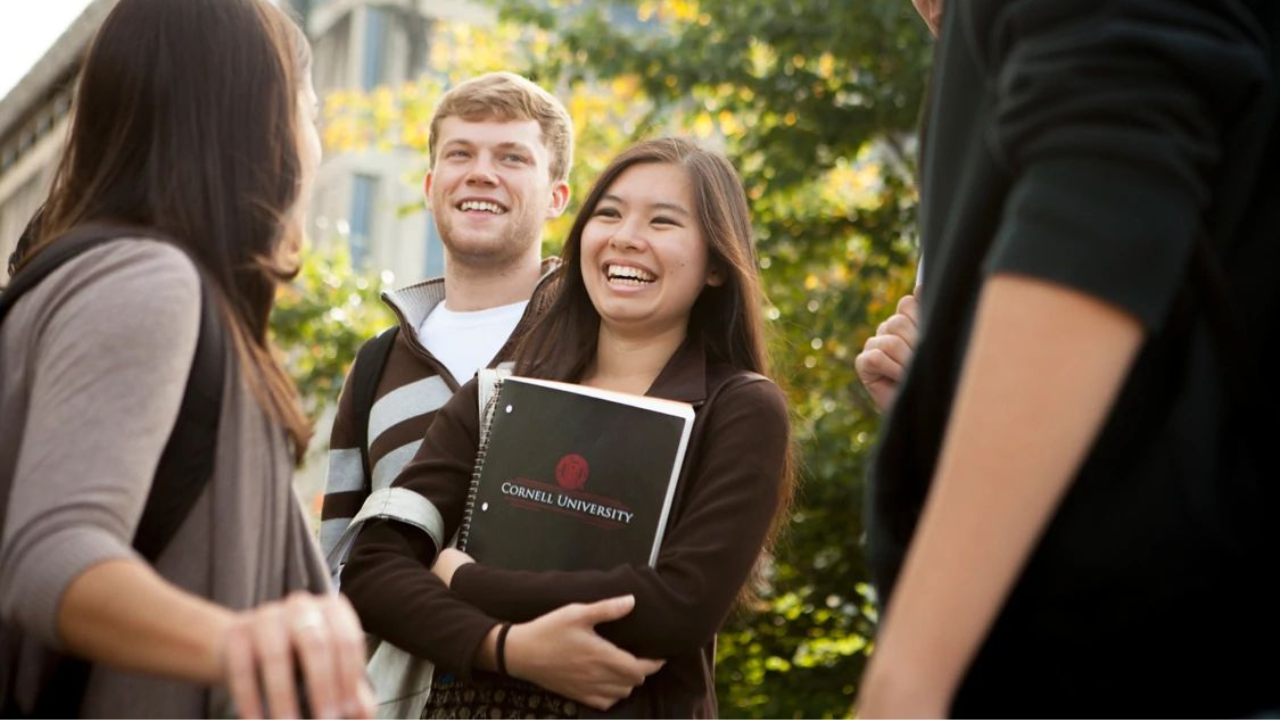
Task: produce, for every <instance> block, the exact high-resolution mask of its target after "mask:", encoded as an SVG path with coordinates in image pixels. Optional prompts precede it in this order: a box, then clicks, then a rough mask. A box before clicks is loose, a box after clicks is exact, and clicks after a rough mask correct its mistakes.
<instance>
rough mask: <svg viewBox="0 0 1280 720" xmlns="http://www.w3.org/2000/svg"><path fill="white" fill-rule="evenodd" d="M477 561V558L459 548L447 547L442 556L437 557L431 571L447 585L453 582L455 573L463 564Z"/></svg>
mask: <svg viewBox="0 0 1280 720" xmlns="http://www.w3.org/2000/svg"><path fill="white" fill-rule="evenodd" d="M473 562H475V558H473V557H471V556H470V555H468V554H466V553H464V552H462V551H461V550H458V549H456V548H445V549H444V550H443V551H441V553H440V557H438V558H436V564H435V565H432V566H431V572H432V573H434V574H435V576H436V577H438V578H440V580H441V581H443V582H444V584H445V587H450V586H452V584H453V574H454V573H455V572H457V571H458V568H460V567H462V566H463V565H469V564H471V563H473Z"/></svg>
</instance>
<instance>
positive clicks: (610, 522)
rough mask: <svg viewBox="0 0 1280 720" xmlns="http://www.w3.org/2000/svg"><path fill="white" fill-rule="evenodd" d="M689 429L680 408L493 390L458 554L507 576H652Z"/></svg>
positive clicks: (507, 384)
mask: <svg viewBox="0 0 1280 720" xmlns="http://www.w3.org/2000/svg"><path fill="white" fill-rule="evenodd" d="M692 426H693V407H692V406H690V405H688V404H686V403H679V402H674V401H670V400H659V399H656V398H647V397H638V396H633V395H624V394H622V393H610V392H607V391H601V390H596V389H594V388H588V387H583V386H580V385H569V384H565V383H555V382H551V381H547V380H536V379H531V378H522V377H509V378H507V379H506V380H503V381H502V384H501V386H500V388H499V390H498V393H497V404H496V407H495V410H494V413H493V419H492V422H491V424H490V428H489V438H488V442H487V444H486V446H485V447H482V448H481V450H480V453H479V456H478V457H477V460H476V473H475V476H474V477H473V479H472V487H471V494H470V495H469V496H468V501H467V517H466V519H465V521H464V525H463V531H462V534H461V535H460V537H459V547H462V548H463V549H465V550H466V551H467V553H468V554H470V555H471V556H472V557H474V558H475V559H476V560H477V561H478V562H480V563H483V564H486V565H493V566H495V567H502V568H507V569H512V570H589V569H598V570H605V569H609V568H613V567H616V566H618V565H627V564H648V565H652V564H653V563H654V562H655V560H656V559H657V556H658V546H659V544H660V543H661V541H662V534H663V531H664V529H665V528H666V520H667V514H668V513H669V512H670V510H671V500H672V497H673V496H674V494H675V486H676V481H677V479H678V478H679V475H680V466H681V464H682V463H683V460H684V454H685V449H686V447H687V446H688V443H689V432H690V430H691V428H692Z"/></svg>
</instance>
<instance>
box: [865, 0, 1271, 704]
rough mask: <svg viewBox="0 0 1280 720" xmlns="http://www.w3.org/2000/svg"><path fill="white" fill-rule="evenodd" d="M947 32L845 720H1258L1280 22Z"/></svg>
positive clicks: (1188, 6)
mask: <svg viewBox="0 0 1280 720" xmlns="http://www.w3.org/2000/svg"><path fill="white" fill-rule="evenodd" d="M942 20H943V26H942V31H941V35H940V40H939V42H940V43H941V45H940V47H939V54H938V61H937V66H936V67H935V70H934V72H935V77H934V82H933V86H932V93H931V97H930V98H929V109H930V110H929V114H928V117H927V119H926V124H925V130H924V133H923V145H922V161H921V169H922V181H921V199H922V205H921V234H922V244H923V247H922V253H923V255H924V257H926V258H928V263H929V265H928V267H929V271H928V276H927V277H926V278H925V280H924V287H925V293H924V294H923V296H922V297H921V300H922V303H921V312H920V322H921V327H920V331H921V334H920V339H919V342H918V344H917V345H916V347H915V355H914V357H913V358H912V362H911V366H910V367H909V369H908V371H907V374H906V377H905V380H904V382H903V385H902V387H901V388H900V394H899V395H898V396H897V398H896V401H895V404H894V407H893V409H892V412H891V413H890V414H889V416H888V419H887V422H886V426H885V428H884V430H883V435H882V437H881V441H880V446H879V449H878V452H877V457H876V461H875V466H874V470H873V474H872V478H871V482H870V483H869V487H870V497H869V502H868V508H869V514H870V515H869V527H868V551H869V555H870V561H871V565H872V568H873V572H874V575H875V580H876V586H877V588H878V591H879V593H880V598H881V602H882V603H883V604H884V606H885V608H886V610H885V614H884V623H883V625H882V627H881V634H880V637H879V639H878V641H877V645H876V651H875V655H874V656H873V658H872V662H871V664H870V666H869V667H868V669H867V672H866V675H865V676H864V678H863V687H862V689H861V694H860V699H859V709H860V713H861V714H862V715H863V716H866V717H871V716H881V715H890V716H899V717H901V716H907V715H911V716H932V717H937V716H942V715H946V714H955V715H958V716H966V715H973V714H976V715H982V716H989V717H991V716H1005V715H1019V716H1045V715H1070V716H1091V715H1099V714H1102V715H1109V716H1127V715H1141V716H1148V715H1159V716H1185V715H1196V716H1217V717H1221V716H1244V715H1255V714H1258V713H1264V712H1268V711H1274V710H1275V709H1276V708H1280V680H1277V678H1280V656H1278V655H1277V653H1276V652H1275V648H1276V647H1277V644H1278V643H1280V613H1277V612H1276V610H1275V598H1276V590H1277V571H1276V570H1277V568H1280V535H1278V530H1280V524H1278V523H1276V522H1275V520H1274V516H1275V513H1276V510H1277V508H1278V507H1280V473H1277V472H1276V471H1275V468H1274V462H1273V461H1272V460H1271V459H1270V456H1269V453H1266V452H1265V449H1264V442H1266V438H1265V437H1264V435H1263V433H1262V432H1260V430H1259V428H1261V427H1263V426H1262V425H1259V424H1258V423H1259V418H1261V417H1265V416H1267V415H1274V414H1275V413H1276V406H1277V402H1276V400H1277V398H1278V397H1280V393H1278V392H1277V382H1276V379H1275V378H1273V377H1270V376H1266V375H1264V374H1263V373H1262V372H1261V371H1260V368H1261V363H1260V362H1259V359H1260V358H1263V357H1268V356H1272V355H1273V354H1274V353H1276V352H1278V351H1280V337H1278V336H1280V332H1278V328H1280V322H1278V319H1280V312H1278V310H1277V297H1278V296H1277V289H1276V286H1277V284H1278V283H1277V280H1278V279H1280V214H1278V213H1277V203H1276V202H1275V201H1276V199H1277V198H1276V195H1277V188H1280V134H1278V133H1277V129H1276V128H1277V124H1278V123H1277V105H1278V104H1280V80H1278V79H1277V78H1278V77H1280V55H1278V54H1277V47H1280V10H1278V8H1277V4H1276V3H1274V2H1272V1H1271V0H1224V1H1223V2H1215V3H1204V2H1194V1H1192V0H1164V1H1163V2H1159V3H1151V2H1143V1H1141V0H1005V1H997V0H950V1H949V2H948V4H947V8H946V12H945V13H944V15H943V18H942ZM1245 328H1247V329H1248V332H1247V333H1245V332H1243V331H1242V330H1243V329H1245Z"/></svg>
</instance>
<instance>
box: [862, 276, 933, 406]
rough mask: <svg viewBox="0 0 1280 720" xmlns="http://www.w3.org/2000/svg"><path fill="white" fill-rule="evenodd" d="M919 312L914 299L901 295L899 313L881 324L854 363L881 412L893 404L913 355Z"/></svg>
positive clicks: (910, 296)
mask: <svg viewBox="0 0 1280 720" xmlns="http://www.w3.org/2000/svg"><path fill="white" fill-rule="evenodd" d="M919 313H920V304H919V303H918V302H916V298H915V296H914V295H906V296H904V297H903V298H902V299H901V300H899V301H898V312H897V313H895V314H894V315H893V316H892V317H890V318H889V319H888V320H885V321H884V322H882V323H880V327H878V328H876V334H875V335H873V336H872V337H870V338H868V339H867V343H866V345H864V346H863V348H862V352H861V353H858V357H856V358H854V360H853V366H854V368H855V369H856V370H857V371H858V379H859V380H861V381H862V384H863V385H864V386H866V388H867V392H868V393H870V394H871V400H872V402H874V403H875V404H876V409H877V410H879V411H880V412H886V411H887V410H888V409H889V408H890V407H891V406H892V405H893V400H894V398H895V397H897V395H898V384H899V383H901V382H902V376H903V375H905V374H906V371H907V364H908V363H910V362H911V356H912V355H914V354H915V349H916V340H917V339H918V337H919V328H918V322H917V321H918V318H919Z"/></svg>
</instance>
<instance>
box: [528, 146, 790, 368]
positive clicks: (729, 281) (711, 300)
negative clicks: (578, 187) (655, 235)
mask: <svg viewBox="0 0 1280 720" xmlns="http://www.w3.org/2000/svg"><path fill="white" fill-rule="evenodd" d="M644 164H663V165H677V166H680V167H683V168H684V169H685V170H686V171H687V172H688V173H689V177H690V179H691V180H692V181H693V187H694V204H695V215H696V216H697V219H698V224H699V226H700V227H701V228H702V235H703V237H704V238H705V239H706V241H707V250H708V252H709V255H710V257H709V262H710V265H711V267H715V268H718V269H719V270H720V271H721V273H722V274H723V275H724V283H723V284H721V285H720V286H718V287H712V286H707V287H704V288H703V289H702V293H701V294H700V295H699V296H698V299H697V301H695V302H694V304H693V308H692V309H691V310H690V312H689V335H690V336H691V337H699V338H700V339H701V341H702V343H703V345H704V346H705V347H706V351H707V357H708V359H710V360H712V361H716V362H724V363H728V364H729V365H732V366H733V367H736V368H738V369H740V370H750V371H752V372H758V373H760V374H762V375H768V374H769V361H768V357H767V354H766V350H765V337H764V322H763V319H762V315H761V313H762V308H761V305H762V303H763V302H764V294H763V292H762V291H761V289H760V275H759V271H758V270H757V269H756V266H757V263H756V252H755V243H754V240H753V237H752V234H751V213H750V211H749V210H748V206H747V196H746V193H745V192H744V191H743V189H742V180H741V179H740V178H739V177H738V173H737V171H736V170H734V169H733V165H732V164H730V163H729V161H728V160H727V159H725V157H724V156H723V155H720V154H718V153H714V152H711V151H709V150H705V149H703V148H701V147H699V146H698V145H696V144H694V143H693V142H690V141H688V140H685V139H682V138H662V139H659V140H647V141H644V142H640V143H637V144H635V145H633V146H631V147H630V148H628V149H627V150H626V151H624V152H623V153H622V154H621V155H619V156H618V157H616V158H614V160H613V162H611V163H609V166H608V167H606V168H605V169H604V172H603V173H601V174H600V177H599V179H597V180H596V182H595V185H593V186H592V188H591V192H590V194H589V195H587V199H586V200H585V201H584V202H583V204H582V209H581V210H579V211H578V216H577V217H576V218H575V219H574V222H573V228H572V229H571V230H570V231H569V237H568V239H567V240H566V241H565V244H564V250H563V252H562V253H561V257H562V259H563V263H562V264H561V266H560V270H559V273H560V274H561V275H562V276H563V277H562V278H561V279H560V292H559V294H558V295H557V297H556V299H555V301H554V302H552V304H551V306H550V308H549V309H548V311H547V312H546V313H544V314H543V315H541V317H540V318H539V320H538V322H537V323H536V324H535V325H534V326H533V327H531V328H530V329H529V331H528V333H527V334H526V335H525V337H524V338H523V340H522V342H521V343H520V346H519V349H518V350H517V352H516V372H518V373H521V374H525V375H533V376H536V377H545V378H551V379H555V380H567V381H574V380H577V379H578V378H579V377H580V376H581V375H582V373H583V372H584V371H585V370H586V368H587V366H588V365H589V364H590V363H591V361H592V360H593V359H594V358H595V352H596V336H597V334H598V333H599V329H600V315H599V313H597V312H596V308H595V306H594V305H592V303H591V297H590V296H589V295H588V294H587V288H586V285H585V284H583V280H582V270H581V267H580V264H579V263H580V255H581V253H582V231H583V228H585V227H586V224H587V222H588V221H589V220H590V219H591V216H592V214H593V213H594V212H595V209H596V205H598V204H599V203H600V198H601V196H603V195H604V193H605V192H606V191H607V190H608V189H609V188H610V186H612V185H613V183H614V181H615V180H617V179H618V176H620V175H621V174H622V173H624V172H626V170H627V169H628V168H630V167H632V166H634V165H644Z"/></svg>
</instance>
